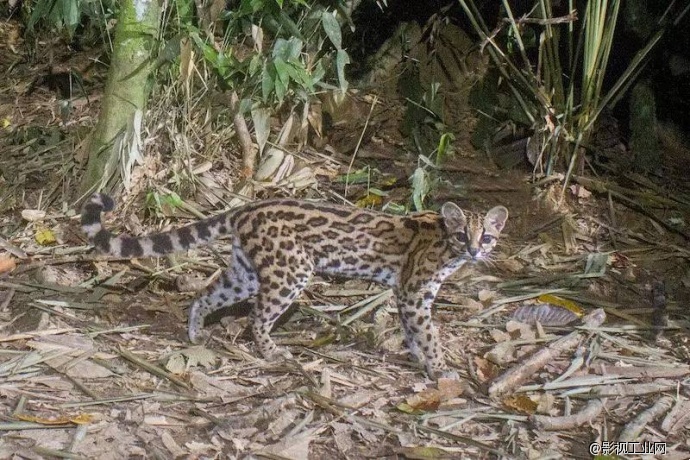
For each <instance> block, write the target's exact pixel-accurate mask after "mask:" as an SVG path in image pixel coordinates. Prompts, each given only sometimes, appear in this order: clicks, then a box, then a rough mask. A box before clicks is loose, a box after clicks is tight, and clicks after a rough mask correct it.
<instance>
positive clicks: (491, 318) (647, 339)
mask: <svg viewBox="0 0 690 460" xmlns="http://www.w3.org/2000/svg"><path fill="white" fill-rule="evenodd" d="M19 97H22V98H24V99H22V101H23V102H24V103H25V105H26V107H36V109H35V113H33V114H31V115H30V117H29V118H30V120H37V119H41V117H42V116H43V117H45V112H46V107H48V106H49V105H50V103H51V100H50V98H51V97H52V96H50V93H49V92H47V91H37V92H35V93H32V94H31V95H26V94H24V93H22V94H20V95H19ZM41 98H43V99H41ZM14 101H16V98H15V99H9V98H4V99H3V100H2V101H0V106H2V107H5V110H7V111H8V113H14V111H15V108H14V105H13V104H16V102H14ZM30 101H33V105H31V104H30ZM52 102H54V99H52ZM360 102H362V100H361V99H360ZM365 102H366V101H365ZM391 104H392V105H393V106H395V104H393V103H391ZM390 113H391V112H387V114H388V115H390ZM392 113H402V112H401V111H397V112H392ZM380 116H381V119H380V120H378V121H379V122H380V123H379V126H381V127H383V128H379V129H380V131H379V133H380V136H379V137H374V136H372V137H370V138H369V139H368V140H367V142H365V145H364V146H363V148H362V152H363V154H362V155H361V156H360V158H359V159H358V161H360V162H361V163H358V164H365V163H368V164H376V165H377V167H378V168H379V169H380V170H381V171H383V172H385V173H389V174H390V175H392V176H398V177H400V178H402V179H403V181H402V182H403V184H404V183H405V181H406V178H407V177H409V175H410V174H411V170H410V169H409V167H408V166H404V165H402V166H401V163H400V159H401V157H400V153H399V151H398V150H397V147H396V146H398V145H401V144H402V140H401V139H397V138H396V136H398V135H397V134H395V133H397V130H395V129H393V128H390V125H391V123H394V122H396V120H391V118H390V117H389V116H388V117H386V116H384V115H380ZM353 118H356V117H353ZM84 119H86V117H84V118H82V120H84ZM90 120H91V121H92V119H90ZM33 122H35V121H29V122H28V124H30V123H33ZM468 123H471V122H470V121H468ZM86 124H88V123H86ZM45 125H46V126H49V127H50V126H53V127H55V126H56V123H52V124H51V122H50V121H49V120H46V123H45ZM74 129H76V128H75V127H74V126H72V127H71V128H70V127H69V126H68V127H64V126H63V128H62V130H57V131H60V132H62V131H65V132H67V133H68V134H67V139H69V136H70V135H71V134H72V133H73V130H74ZM339 129H340V134H341V135H342V138H340V139H332V140H331V144H333V145H343V144H347V143H348V142H347V140H348V139H351V138H358V137H359V133H360V132H359V131H357V130H355V129H351V130H349V131H348V128H347V127H344V128H343V127H340V128H339ZM17 131H18V130H16V131H15V133H16V132H17ZM48 132H50V129H49V130H48ZM384 134H385V135H386V137H384ZM5 136H8V135H7V134H5ZM39 137H42V138H45V133H44V134H43V135H42V136H39ZM382 139H383V140H382ZM458 143H459V144H460V145H461V148H459V149H458V150H459V151H461V152H464V153H462V154H460V153H458V154H457V155H456V156H455V157H454V158H451V159H450V160H449V161H448V163H446V164H445V165H444V166H443V168H442V169H443V170H444V171H443V173H442V174H443V177H444V178H445V179H447V180H448V181H449V182H451V183H454V184H462V186H463V192H464V193H462V194H460V196H458V192H457V190H454V189H444V188H443V187H441V188H439V189H437V190H435V192H434V193H435V194H434V196H433V199H434V200H435V201H437V202H441V201H443V200H445V199H453V200H455V201H458V202H459V204H460V205H461V206H464V205H469V206H472V207H477V208H481V207H484V206H485V205H486V206H489V205H493V204H498V203H500V204H503V205H505V206H506V207H508V208H509V209H510V212H511V217H510V220H509V224H508V227H507V229H506V234H505V236H503V237H502V239H501V241H500V244H499V248H500V249H499V251H498V254H497V255H496V256H495V257H494V258H493V259H492V261H491V263H489V264H485V265H480V266H476V267H473V268H472V269H471V270H463V271H461V272H459V273H457V274H456V275H455V276H454V277H453V278H452V279H451V280H449V282H447V283H446V284H445V285H444V288H443V289H442V291H441V293H440V295H439V297H438V300H437V302H436V308H437V310H436V312H435V318H436V322H437V324H439V325H440V327H441V335H442V340H443V344H444V347H445V349H446V353H447V359H448V361H449V363H450V364H451V365H452V367H453V368H455V369H456V370H457V371H458V372H459V374H460V376H461V380H460V381H453V380H441V381H439V382H431V381H429V380H427V379H426V378H425V377H424V375H423V373H422V372H421V369H420V368H419V366H417V365H416V364H415V363H413V362H412V361H410V360H409V358H408V356H407V354H406V352H405V350H404V347H403V346H402V336H401V334H400V331H399V327H398V320H397V316H396V311H395V308H394V305H392V304H391V296H390V292H388V291H386V290H384V289H382V288H380V287H378V286H375V285H371V284H368V283H362V282H358V281H338V280H331V279H317V280H315V282H314V283H312V285H311V286H310V288H309V289H308V290H307V291H306V293H305V295H303V296H302V298H301V299H300V300H299V301H298V302H297V303H296V307H295V308H294V311H293V313H292V315H291V316H290V317H289V318H287V319H286V322H285V324H283V325H282V326H281V327H280V328H279V329H278V330H276V331H275V332H274V335H275V336H276V338H277V340H278V341H279V342H281V343H282V344H284V345H286V346H288V347H289V348H290V349H291V350H292V351H293V354H294V355H295V356H296V358H295V359H294V360H290V361H285V362H278V363H269V362H265V361H264V360H262V359H260V358H259V357H258V355H257V353H256V349H255V347H254V345H253V344H252V342H251V340H250V339H249V337H248V336H247V333H246V331H245V327H246V317H245V316H239V317H237V318H233V317H228V318H226V319H224V320H222V321H221V324H220V325H218V324H216V325H213V326H211V327H212V328H213V332H214V333H213V337H212V339H211V340H210V341H209V342H208V343H207V344H205V346H190V344H189V343H188V342H187V340H186V332H185V319H186V308H187V306H188V305H189V304H190V303H191V299H192V298H193V297H194V296H195V295H196V294H194V291H197V290H198V289H201V288H203V286H204V285H205V284H207V282H208V280H209V279H211V278H212V277H213V276H217V273H218V270H219V269H222V267H223V261H224V260H227V254H228V253H229V247H228V245H227V243H226V242H222V241H221V242H219V243H218V244H216V245H214V246H213V248H212V249H211V248H204V249H202V250H199V251H197V252H193V253H190V254H184V255H176V256H174V257H172V258H170V259H164V260H157V261H156V260H138V261H124V260H115V261H112V260H111V261H105V260H103V259H102V258H101V257H99V256H96V255H94V254H92V253H91V252H89V249H88V247H87V246H86V245H84V243H83V238H82V237H81V236H80V233H79V229H78V225H77V220H76V217H75V216H74V215H73V213H72V212H71V211H72V210H71V209H70V206H63V205H61V204H58V203H61V200H59V199H55V198H56V197H59V196H60V193H61V190H60V187H53V188H37V187H36V186H35V184H36V183H38V184H40V183H44V184H45V183H46V180H36V178H43V179H45V178H46V177H49V176H50V174H51V171H52V174H55V171H54V167H53V165H54V164H57V161H58V160H59V159H60V158H64V156H65V153H64V150H65V149H64V147H60V146H61V145H63V144H61V143H60V142H55V143H54V144H51V145H49V146H48V147H46V148H43V149H42V150H41V149H38V150H31V149H28V147H29V146H27V145H25V144H22V142H21V140H20V141H18V140H17V138H16V137H15V138H12V139H11V142H8V143H7V145H14V146H16V147H15V148H14V150H12V154H11V155H9V156H6V157H5V158H4V159H3V162H4V164H3V166H5V168H3V170H4V171H7V170H8V169H7V166H10V167H14V168H17V169H16V170H17V171H19V172H20V174H17V175H16V177H14V178H8V177H7V175H5V177H4V182H3V183H2V184H0V185H2V187H3V188H4V189H5V190H4V191H3V192H7V194H6V195H4V196H9V197H12V199H11V200H9V201H10V202H8V201H5V203H4V205H3V207H2V215H0V219H2V220H1V226H2V228H3V232H2V235H0V238H1V239H0V259H2V260H3V261H11V262H4V263H6V264H8V265H6V266H5V267H7V268H4V269H3V270H2V273H3V274H2V275H0V418H2V420H1V421H0V458H55V457H60V458H98V459H108V458H118V459H119V458H226V457H230V458H233V457H239V458H251V457H256V458H293V459H306V458H313V459H317V458H318V459H322V458H328V459H330V458H332V459H358V458H422V459H426V458H430V459H437V458H498V457H506V458H539V457H553V458H558V457H567V458H575V457H581V458H589V457H590V456H591V455H592V454H593V453H596V452H595V451H593V450H591V449H592V447H591V446H592V445H594V446H598V447H600V448H604V447H606V445H607V444H606V443H609V444H608V445H609V446H611V447H612V448H616V449H619V451H618V452H613V451H612V452H611V453H621V451H620V450H621V449H627V450H628V454H626V455H624V456H625V457H627V458H637V457H641V455H639V454H641V453H643V452H650V451H653V450H654V449H656V452H657V453H659V452H661V450H662V449H664V450H665V453H666V456H665V457H664V458H688V455H690V446H689V445H688V439H689V438H690V436H689V435H690V415H688V414H690V410H689V409H690V402H689V401H688V383H687V382H688V374H689V372H690V368H689V367H688V365H687V362H688V357H689V355H690V353H688V343H687V342H688V336H687V329H688V323H687V314H686V312H685V311H684V310H683V306H684V299H687V298H690V297H689V296H690V292H689V290H690V271H689V270H688V263H687V261H688V258H689V257H690V250H689V249H688V245H687V240H686V239H685V237H684V235H683V232H682V231H673V229H671V228H668V226H665V225H662V224H660V223H659V220H661V221H663V222H666V223H669V222H670V224H669V225H676V224H677V222H676V223H675V224H674V221H671V220H669V219H668V218H667V217H668V216H667V215H664V214H663V213H661V212H658V211H657V212H654V213H653V215H652V216H649V215H645V214H644V213H640V212H636V209H635V207H634V206H631V205H630V203H629V202H625V201H624V200H620V199H618V200H617V199H614V198H615V194H619V195H623V196H624V198H627V199H628V200H632V202H633V203H642V204H645V205H646V204H648V203H649V202H650V201H649V200H651V201H652V202H654V203H660V202H663V199H668V195H669V194H671V195H673V197H674V199H676V203H680V204H677V205H676V204H671V205H669V204H668V203H667V202H666V203H665V205H666V206H667V208H666V209H670V210H671V213H672V216H671V217H672V218H673V219H676V220H677V219H679V218H680V219H681V221H684V222H685V224H686V225H687V222H688V214H687V209H686V208H685V205H684V204H683V203H686V202H688V200H687V197H685V198H683V197H682V195H681V194H680V192H678V193H675V194H672V193H671V192H673V191H674V189H673V184H666V185H665V187H663V188H662V187H660V186H659V188H657V189H653V188H651V187H647V188H645V189H644V190H645V191H646V196H644V197H640V196H639V194H634V193H633V192H632V191H628V190H627V189H621V188H620V187H619V188H616V186H615V184H607V183H604V182H601V183H596V184H595V183H592V182H589V183H587V182H586V180H585V179H583V180H580V181H578V183H579V184H580V185H581V188H573V189H568V190H566V192H565V197H566V200H565V201H564V203H562V204H560V205H559V202H560V197H561V192H562V190H561V189H560V186H559V183H560V182H558V181H555V182H552V183H550V184H546V185H543V186H540V187H532V186H531V185H530V184H529V183H528V179H529V174H527V173H517V172H505V171H497V170H495V169H493V168H492V167H491V166H489V163H488V162H487V161H485V159H484V156H483V154H480V153H469V152H472V150H471V149H470V148H469V146H467V145H465V144H466V141H465V140H463V139H462V138H460V140H459V141H458ZM335 150H336V151H335V152H334V153H333V158H331V159H329V160H328V161H326V162H325V163H324V161H323V160H317V158H319V157H318V156H317V155H315V156H312V157H310V158H312V162H311V163H310V164H311V165H312V167H313V168H314V170H316V171H319V170H321V171H323V170H324V169H327V170H335V171H340V172H343V171H344V170H346V169H347V165H348V162H349V157H346V156H340V157H339V155H338V154H337V150H338V149H335ZM31 152H35V153H31ZM29 154H30V155H33V156H30V158H33V159H34V160H32V161H34V162H33V163H26V162H25V161H24V166H23V167H24V169H23V170H20V169H21V166H19V165H20V164H22V163H21V162H22V160H24V159H25V158H26V155H29ZM65 161H67V162H69V161H73V159H68V160H65ZM65 164H68V163H65ZM69 164H73V163H69ZM153 167H154V169H155V165H154V166H153ZM158 167H160V165H158ZM19 177H23V178H24V182H20V181H18V180H17V178H19ZM32 177H33V178H34V179H33V181H32V180H31V178H32ZM317 177H322V175H321V176H320V175H318V174H317ZM322 182H324V181H322ZM51 183H52V182H51ZM32 184H33V185H32ZM60 184H61V185H62V187H65V184H68V185H67V187H68V188H69V187H70V186H71V182H69V180H68V179H64V178H63V179H62V182H60ZM359 187H360V188H359V189H358V188H357V186H355V187H354V189H352V190H350V192H351V193H353V194H354V195H357V194H358V193H359V194H361V193H364V187H363V186H359ZM320 189H321V190H322V193H323V195H324V196H325V195H328V194H329V193H330V192H331V191H332V192H333V194H334V196H337V194H342V193H343V192H344V190H343V189H342V185H328V184H325V183H322V184H321V185H320ZM675 190H676V191H677V190H679V189H675ZM590 191H591V192H596V193H595V194H588V192H590ZM17 192H22V193H25V195H22V196H23V198H21V199H19V198H16V197H17V196H18V195H21V194H18V193H17ZM41 193H43V195H41ZM266 193H268V194H270V193H275V194H278V193H281V190H280V189H279V188H278V189H274V190H273V191H269V192H266ZM407 193H408V190H407V189H406V188H405V187H394V188H393V189H392V190H391V191H390V195H391V196H392V197H395V196H396V194H398V196H400V197H404V196H406V194H407ZM3 194H4V193H3ZM664 194H665V195H664ZM42 196H43V197H46V196H47V197H50V198H51V199H50V200H48V202H49V203H50V204H49V205H47V206H46V205H43V204H41V203H42V202H41V199H42V198H41V197H42ZM650 197H651V198H650ZM643 198H644V200H643ZM662 198H663V199H662ZM655 199H656V200H655ZM138 203H140V202H138ZM127 204H128V205H129V206H130V208H129V209H130V210H131V209H132V206H136V204H135V203H134V202H133V203H127ZM642 204H641V205H640V206H642ZM197 207H198V208H199V209H202V210H203V211H204V212H208V211H210V210H211V208H210V207H208V204H207V203H197ZM643 207H644V206H643ZM134 209H136V208H134ZM21 210H25V211H36V210H38V211H42V212H43V211H44V212H43V213H41V212H38V213H36V212H28V213H26V212H25V213H23V214H22V216H23V218H20V217H19V211H21ZM679 210H680V211H679ZM130 214H135V215H136V214H139V215H141V213H139V212H133V213H130ZM124 216H125V212H123V211H120V213H119V214H117V213H116V217H115V218H114V219H113V220H112V222H111V223H112V224H113V225H114V226H116V227H118V228H119V229H121V228H122V226H123V224H124V225H126V226H127V227H129V228H132V227H133V226H134V227H136V226H137V225H138V226H139V228H140V229H141V230H142V231H150V230H152V228H151V227H150V226H147V225H148V224H141V223H140V222H136V221H132V220H131V219H128V218H125V217H124ZM677 228H681V230H682V227H677ZM51 238H53V239H54V240H55V241H51ZM246 307H247V306H246V305H244V306H240V308H238V311H239V312H240V313H242V312H243V313H246ZM516 311H517V313H515V312H516ZM571 314H572V316H573V317H572V318H571V317H570V316H569V315H571ZM573 318H574V319H575V323H573V324H571V325H565V323H567V322H568V321H570V320H571V319H573ZM535 320H538V321H536V322H535ZM528 323H529V324H528ZM583 323H584V324H586V326H582V327H580V325H581V324H583ZM549 324H557V325H556V326H555V325H552V326H548V325H549ZM576 326H577V327H576ZM633 442H644V443H646V444H635V443H633ZM631 452H635V453H631ZM601 453H604V451H601Z"/></svg>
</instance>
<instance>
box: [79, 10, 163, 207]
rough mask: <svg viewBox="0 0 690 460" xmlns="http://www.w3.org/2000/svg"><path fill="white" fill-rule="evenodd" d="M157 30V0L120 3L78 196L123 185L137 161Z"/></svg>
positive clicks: (158, 12) (87, 144)
mask: <svg viewBox="0 0 690 460" xmlns="http://www.w3.org/2000/svg"><path fill="white" fill-rule="evenodd" d="M159 26H160V4H159V2H158V0H123V1H122V2H121V9H120V14H119V17H118V21H117V26H116V28H115V36H114V37H115V42H114V43H113V56H112V60H111V64H110V70H109V72H108V80H107V82H106V85H105V95H104V97H103V102H102V105H101V112H100V116H99V118H98V123H97V125H96V128H95V129H94V131H93V133H92V134H91V136H90V138H89V139H88V141H87V142H86V144H85V145H86V146H87V147H86V148H87V149H88V163H87V165H86V173H85V174H84V177H83V178H82V182H81V187H80V194H81V195H82V197H83V196H85V195H87V194H89V193H91V192H93V191H96V190H100V189H103V188H104V187H105V186H106V185H108V184H109V183H110V184H111V185H112V184H113V183H114V182H119V181H120V180H124V181H125V185H127V180H128V177H129V172H130V169H131V166H132V165H133V163H134V161H135V160H136V159H137V158H139V155H140V153H141V152H140V151H139V146H141V145H142V142H141V140H140V139H139V135H140V133H141V129H140V127H141V124H142V120H143V113H144V108H145V106H146V101H147V99H148V95H149V90H150V87H151V83H152V82H151V81H150V79H149V77H150V74H151V71H152V69H153V66H154V62H155V60H153V59H151V53H152V50H154V49H156V46H155V45H156V40H158V31H159Z"/></svg>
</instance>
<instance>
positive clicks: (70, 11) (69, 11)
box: [62, 0, 80, 32]
mask: <svg viewBox="0 0 690 460" xmlns="http://www.w3.org/2000/svg"><path fill="white" fill-rule="evenodd" d="M79 16H80V15H79V4H78V3H77V0H62V17H63V20H64V22H65V25H66V26H67V27H68V28H69V29H70V32H74V29H76V28H77V26H78V25H79Z"/></svg>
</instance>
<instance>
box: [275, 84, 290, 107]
mask: <svg viewBox="0 0 690 460" xmlns="http://www.w3.org/2000/svg"><path fill="white" fill-rule="evenodd" d="M274 84H275V91H276V97H277V98H278V101H279V102H281V103H282V102H283V99H285V94H286V93H287V85H285V84H283V82H282V81H280V78H276V80H275V82H274Z"/></svg>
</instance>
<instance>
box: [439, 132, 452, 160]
mask: <svg viewBox="0 0 690 460" xmlns="http://www.w3.org/2000/svg"><path fill="white" fill-rule="evenodd" d="M454 140H455V136H453V133H443V134H442V135H441V139H440V140H439V142H438V153H437V154H436V166H438V165H440V164H441V162H442V161H443V159H444V158H445V157H446V154H447V153H448V147H449V146H450V143H451V142H452V141H454Z"/></svg>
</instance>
